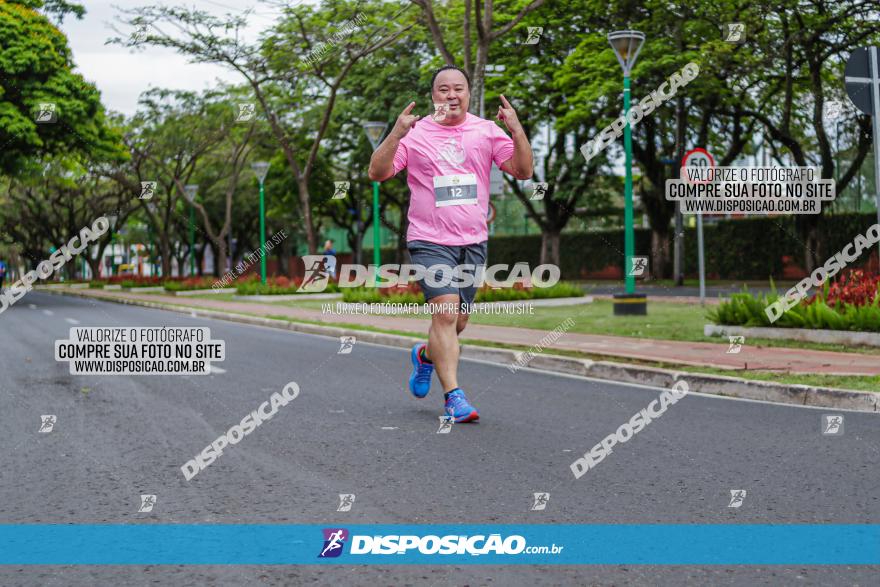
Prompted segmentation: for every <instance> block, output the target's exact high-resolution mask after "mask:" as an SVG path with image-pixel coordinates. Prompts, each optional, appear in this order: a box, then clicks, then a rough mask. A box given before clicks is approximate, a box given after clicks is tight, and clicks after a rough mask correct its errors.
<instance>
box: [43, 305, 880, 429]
mask: <svg viewBox="0 0 880 587" xmlns="http://www.w3.org/2000/svg"><path fill="white" fill-rule="evenodd" d="M44 291H46V293H51V294H57V295H71V296H75V297H81V298H88V299H99V300H102V301H108V302H115V303H119V304H125V305H130V306H142V307H145V308H154V309H158V310H169V311H172V312H178V313H181V314H189V315H191V316H200V317H204V318H216V319H219V320H227V321H229V322H238V323H241V324H252V325H256V326H268V327H270V328H279V329H282V330H291V331H294V332H303V333H307V334H318V335H323V336H345V335H355V336H356V337H357V339H358V340H361V341H363V342H372V343H375V344H383V345H387V346H395V347H400V348H409V347H411V346H412V345H413V344H415V343H416V342H418V341H420V340H424V337H415V336H403V335H399V334H387V333H383V332H372V331H369V330H359V329H356V328H342V327H339V326H323V325H318V324H308V323H305V322H292V321H288V320H278V319H274V318H263V317H260V316H249V315H246V314H235V313H231V312H221V311H218V310H203V309H198V308H187V307H180V306H171V305H168V304H162V303H157V302H148V301H143V300H130V299H124V298H110V297H103V296H93V295H88V294H84V293H80V292H76V291H57V290H54V291H50V290H44ZM520 354H521V353H520V352H519V351H514V350H510V349H499V348H493V347H485V346H480V345H473V344H462V345H461V356H462V357H463V358H466V359H475V360H482V361H490V362H494V363H497V364H499V365H502V366H508V369H509V370H511V372H515V371H516V370H517V369H518V367H517V366H516V365H517V360H518V359H519V357H520ZM527 366H528V367H529V368H531V369H538V370H541V371H548V372H552V373H564V374H567V375H579V376H582V377H593V378H596V379H603V380H609V381H613V382H615V383H638V384H642V385H651V386H655V387H666V388H669V387H672V385H673V384H674V383H675V382H676V381H685V382H686V383H687V384H688V386H689V388H690V390H691V391H698V392H700V393H706V394H711V395H720V396H727V397H738V398H744V399H753V400H761V401H768V402H773V403H781V404H797V405H803V406H813V407H823V408H830V409H845V410H854V411H860V412H878V411H880V393H874V392H869V391H856V390H845V389H832V388H828V387H816V386H811V385H798V384H784V383H774V382H771V381H753V380H749V379H739V378H737V377H730V376H726V375H708V374H700V373H689V372H685V371H677V370H673V369H663V368H660V367H648V366H643V365H632V364H627V363H614V362H612V361H593V360H590V359H578V358H574V357H565V356H560V355H550V354H546V353H544V354H540V355H535V356H534V357H533V358H532V359H531V360H530V361H529V362H528V364H527Z"/></svg>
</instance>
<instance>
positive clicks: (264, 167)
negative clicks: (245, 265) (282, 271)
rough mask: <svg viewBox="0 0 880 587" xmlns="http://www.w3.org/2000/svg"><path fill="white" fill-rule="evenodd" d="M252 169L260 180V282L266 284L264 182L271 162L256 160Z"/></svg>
mask: <svg viewBox="0 0 880 587" xmlns="http://www.w3.org/2000/svg"><path fill="white" fill-rule="evenodd" d="M251 169H253V170H254V175H256V176H257V181H259V182H260V283H262V284H263V285H266V195H265V191H264V189H263V183H264V182H265V181H266V174H267V173H269V163H268V162H267V161H255V162H254V163H251Z"/></svg>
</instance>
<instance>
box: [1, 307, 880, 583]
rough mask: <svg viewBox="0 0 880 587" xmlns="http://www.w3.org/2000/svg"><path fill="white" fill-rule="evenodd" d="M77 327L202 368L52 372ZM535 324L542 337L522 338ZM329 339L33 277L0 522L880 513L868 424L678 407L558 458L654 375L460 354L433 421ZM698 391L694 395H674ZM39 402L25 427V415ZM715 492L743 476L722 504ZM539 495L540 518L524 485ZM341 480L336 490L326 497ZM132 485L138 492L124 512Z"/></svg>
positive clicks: (485, 573)
mask: <svg viewBox="0 0 880 587" xmlns="http://www.w3.org/2000/svg"><path fill="white" fill-rule="evenodd" d="M73 325H79V326H162V325H166V326H209V327H210V328H211V336H212V338H219V339H223V340H225V341H226V353H227V359H226V361H225V362H223V363H222V364H220V365H219V366H220V367H221V368H222V370H224V371H225V372H222V373H220V372H218V373H215V374H213V375H210V376H71V375H70V374H69V373H68V365H67V363H60V362H56V361H55V360H54V341H55V340H56V339H63V338H67V335H68V330H69V328H70V327H71V326H73ZM537 338H540V336H538V337H537ZM339 347H340V344H339V341H338V339H333V338H327V337H320V336H313V335H306V334H299V333H291V332H286V331H281V330H274V329H269V328H261V327H253V326H246V325H239V324H233V323H227V322H222V321H216V320H207V319H201V318H195V317H191V316H188V315H183V314H178V313H171V312H163V311H159V310H150V309H145V308H139V307H129V306H123V305H118V304H112V303H105V302H95V301H92V300H85V299H80V298H70V297H63V296H56V295H51V294H47V293H40V292H31V293H29V294H28V295H27V296H26V297H25V298H24V299H22V300H21V301H19V302H18V303H17V304H16V305H14V306H13V307H11V308H10V309H9V310H7V311H6V312H4V313H3V314H2V315H0V356H2V360H0V365H2V368H0V418H2V425H3V430H4V432H5V434H4V438H3V446H2V451H0V455H2V457H0V523H2V524H20V523H75V524H83V523H116V524H120V523H125V524H137V523H157V522H161V523H302V524H330V525H333V524H345V523H348V524H355V523H389V524H411V523H412V524H422V523H452V524H455V523H508V524H517V523H541V524H557V523H569V524H578V523H600V524H609V523H633V524H638V523H644V524H653V523H707V524H711V523H874V524H877V523H880V468H878V465H880V419H878V416H876V415H871V414H861V413H845V433H844V435H842V436H839V437H829V436H823V435H821V434H820V418H821V415H822V414H823V413H827V412H828V410H815V409H810V408H800V407H794V406H776V405H770V404H762V403H756V402H747V401H738V400H728V399H723V398H717V397H703V396H699V395H697V394H691V395H690V396H688V397H686V398H684V399H683V400H681V401H680V402H679V403H678V404H676V405H674V406H673V407H671V408H670V409H669V411H668V412H667V413H666V414H665V415H663V416H662V418H660V419H658V420H656V421H654V422H653V423H652V424H651V425H650V426H648V427H646V428H645V429H644V430H643V431H642V432H641V433H640V434H638V435H637V436H636V437H634V438H633V439H631V440H630V441H629V442H628V443H627V444H624V445H618V446H617V447H615V449H614V452H613V454H611V455H609V456H608V457H607V458H606V459H605V460H604V461H603V462H602V463H600V464H599V465H598V466H597V467H596V468H595V469H594V470H591V471H589V472H588V473H587V474H586V475H584V476H583V477H582V478H580V479H577V480H576V479H574V477H573V475H572V474H571V471H570V469H569V464H570V463H571V462H572V461H573V460H574V459H575V458H576V457H578V456H580V455H581V454H583V453H584V452H585V451H588V450H589V449H590V448H591V447H592V446H593V445H595V444H596V443H598V442H599V441H600V440H601V439H602V438H603V437H604V436H606V435H607V434H609V433H611V432H613V431H614V430H615V429H616V428H617V426H618V425H620V424H622V423H623V422H625V421H627V420H629V418H630V417H631V416H632V415H633V414H635V413H636V412H638V411H639V410H641V409H642V408H644V407H646V406H647V404H648V403H649V402H650V401H651V400H652V399H654V398H656V397H657V395H658V394H659V392H660V390H658V389H649V388H643V387H636V386H630V385H621V384H615V383H609V382H600V381H592V380H585V379H579V378H574V377H564V376H558V375H550V374H544V373H540V372H537V371H530V370H520V371H518V372H517V373H515V374H511V373H510V372H509V371H508V370H507V369H506V368H504V366H499V365H490V364H486V363H479V362H470V361H466V362H464V363H463V364H462V367H461V371H460V382H461V383H462V385H463V388H464V389H465V390H466V391H467V392H468V395H469V397H470V399H471V401H472V402H473V403H474V404H475V405H476V406H477V407H478V408H479V410H480V414H481V420H480V422H479V423H478V424H465V425H455V426H454V427H453V430H452V432H451V433H450V434H436V430H437V427H438V416H439V415H441V413H442V412H441V406H442V393H441V390H440V389H439V388H438V383H437V381H436V378H435V383H434V384H435V387H434V389H433V391H432V392H431V394H430V395H429V396H428V398H427V399H425V400H416V399H415V398H412V397H411V396H409V394H408V392H406V391H405V390H404V386H405V381H406V377H407V375H408V366H409V363H408V355H407V353H406V352H405V351H402V350H400V349H393V348H388V347H383V346H377V345H369V344H365V343H357V344H356V345H355V347H354V349H353V351H352V352H351V354H337V351H338V350H339ZM290 381H295V382H297V383H298V385H299V386H300V389H301V392H300V395H299V397H298V398H297V399H296V400H294V401H293V402H292V403H291V404H289V405H288V406H286V407H284V408H281V410H280V411H279V413H278V414H277V415H276V416H275V417H274V418H273V419H272V420H270V421H267V422H265V423H263V424H262V425H261V426H260V427H259V428H257V430H255V431H254V432H253V433H252V434H250V435H249V436H247V437H246V438H244V439H243V440H242V441H241V442H239V443H238V444H237V445H236V446H234V447H232V448H231V449H227V450H226V451H225V452H224V454H223V455H222V456H221V457H220V458H219V459H217V460H216V461H215V462H214V463H213V464H211V466H209V467H208V468H207V469H205V470H204V471H202V472H201V473H199V475H198V476H197V477H195V478H194V479H193V480H191V481H186V480H185V479H184V477H183V475H182V474H181V472H180V466H181V465H182V464H183V463H184V462H185V461H187V460H188V459H190V458H192V457H193V456H194V455H195V454H196V453H198V452H199V451H201V449H202V448H203V447H205V446H206V445H207V444H209V443H210V442H211V441H212V440H214V439H215V438H217V437H218V436H219V435H221V434H223V433H225V432H226V430H228V428H229V427H230V426H232V425H233V424H235V423H237V422H239V421H240V420H241V419H242V418H243V417H244V416H245V415H246V414H248V413H249V412H251V411H252V410H254V409H256V407H257V406H258V405H260V404H261V403H262V402H264V401H266V400H267V399H268V398H269V396H270V395H271V393H272V392H274V391H279V390H280V389H281V388H282V387H283V386H284V385H285V384H287V383H288V382H290ZM692 391H698V390H692ZM42 414H54V415H57V423H56V424H55V427H54V430H53V431H52V432H51V433H48V434H41V433H38V432H37V430H38V428H39V425H40V415H42ZM731 489H745V490H747V497H746V499H745V501H744V503H743V506H742V507H740V508H738V509H735V508H729V507H728V503H729V498H730V490H731ZM538 491H549V492H550V501H549V504H548V506H547V509H546V510H544V511H529V510H530V506H531V505H532V494H533V493H535V492H538ZM340 493H354V494H355V495H356V496H357V497H356V501H355V505H354V507H353V509H352V511H350V512H337V511H336V508H337V506H338V502H339V498H338V494H340ZM141 494H155V495H157V504H156V506H155V508H154V509H153V511H152V512H150V513H138V512H137V509H138V506H139V505H140V497H139V496H140V495H141ZM878 570H880V569H878V568H876V567H826V568H820V567H813V566H803V567H793V568H790V567H710V566H706V567H653V566H594V567H558V566H541V567H523V566H515V567H498V566H493V567H486V566H464V567H458V568H456V567H449V566H419V567H395V566H389V567H360V566H359V567H352V566H339V567H326V566H322V567H290V566H265V567H257V566H240V567H237V566H216V567H214V566H147V567H56V566H40V567H29V566H23V567H0V585H122V584H125V585H156V584H163V585H202V584H210V585H243V584H248V585H291V584H314V585H338V584H344V585H347V584H354V585H361V584H370V585H410V584H411V585H593V584H596V585H658V584H669V585H685V584H686V585H707V584H713V585H758V584H766V585H868V584H874V581H875V580H876V577H877V574H876V573H877V571H878Z"/></svg>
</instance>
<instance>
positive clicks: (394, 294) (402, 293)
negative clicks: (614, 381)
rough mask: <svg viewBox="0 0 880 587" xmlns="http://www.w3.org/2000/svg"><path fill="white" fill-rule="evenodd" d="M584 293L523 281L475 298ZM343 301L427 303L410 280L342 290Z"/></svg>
mask: <svg viewBox="0 0 880 587" xmlns="http://www.w3.org/2000/svg"><path fill="white" fill-rule="evenodd" d="M583 295H584V292H583V290H582V289H581V288H579V287H578V286H576V285H573V284H571V283H565V282H562V281H560V282H559V283H557V284H556V285H554V286H552V287H544V288H538V287H535V288H526V287H523V285H522V284H520V283H517V284H515V285H514V287H507V288H501V289H492V288H490V287H489V286H488V285H484V286H483V287H481V288H480V289H478V290H477V295H476V298H475V299H474V301H475V302H506V301H511V300H530V299H543V298H562V297H565V298H568V297H580V296H583ZM342 301H344V302H349V303H355V302H360V303H374V304H375V303H383V302H390V303H401V304H423V303H425V296H424V295H423V294H422V292H421V288H419V285H418V283H417V282H415V281H411V282H410V283H409V285H408V286H394V287H382V288H374V287H354V288H345V289H343V290H342Z"/></svg>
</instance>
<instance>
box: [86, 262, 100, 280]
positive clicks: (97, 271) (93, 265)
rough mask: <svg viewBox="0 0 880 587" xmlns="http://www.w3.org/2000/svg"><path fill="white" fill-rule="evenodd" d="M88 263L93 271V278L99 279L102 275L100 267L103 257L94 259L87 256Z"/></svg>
mask: <svg viewBox="0 0 880 587" xmlns="http://www.w3.org/2000/svg"><path fill="white" fill-rule="evenodd" d="M86 263H88V264H89V269H90V270H91V272H92V279H98V277H100V275H101V273H100V267H101V257H98V258H97V259H92V258H91V256H86Z"/></svg>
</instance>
